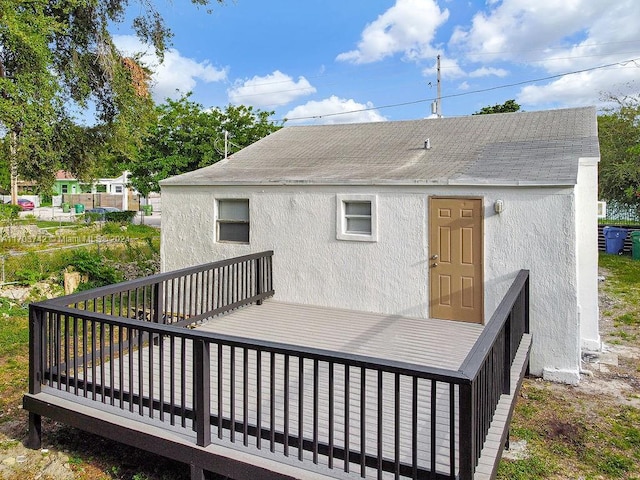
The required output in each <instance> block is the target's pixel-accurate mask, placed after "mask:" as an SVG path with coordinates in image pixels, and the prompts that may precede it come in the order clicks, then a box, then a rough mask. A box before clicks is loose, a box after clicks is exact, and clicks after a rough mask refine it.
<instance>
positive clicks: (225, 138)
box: [224, 130, 229, 160]
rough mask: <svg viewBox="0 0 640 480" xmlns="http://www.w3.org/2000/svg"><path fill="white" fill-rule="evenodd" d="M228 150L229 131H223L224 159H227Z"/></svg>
mask: <svg viewBox="0 0 640 480" xmlns="http://www.w3.org/2000/svg"><path fill="white" fill-rule="evenodd" d="M228 152H229V132H227V131H226V130H225V131H224V159H225V160H226V159H227V156H228Z"/></svg>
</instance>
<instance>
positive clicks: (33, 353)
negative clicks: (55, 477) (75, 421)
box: [27, 305, 43, 449]
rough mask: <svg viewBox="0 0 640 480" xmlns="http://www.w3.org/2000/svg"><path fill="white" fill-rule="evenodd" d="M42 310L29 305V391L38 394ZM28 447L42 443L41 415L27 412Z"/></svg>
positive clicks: (35, 446)
mask: <svg viewBox="0 0 640 480" xmlns="http://www.w3.org/2000/svg"><path fill="white" fill-rule="evenodd" d="M42 317H43V312H42V310H39V309H37V308H36V307H34V306H33V305H31V306H29V393H31V394H34V395H35V394H38V393H40V391H41V389H42V384H41V382H42ZM27 445H28V447H29V448H33V449H38V448H40V446H41V445H42V417H41V416H40V415H37V414H35V413H31V412H29V437H28V438H27Z"/></svg>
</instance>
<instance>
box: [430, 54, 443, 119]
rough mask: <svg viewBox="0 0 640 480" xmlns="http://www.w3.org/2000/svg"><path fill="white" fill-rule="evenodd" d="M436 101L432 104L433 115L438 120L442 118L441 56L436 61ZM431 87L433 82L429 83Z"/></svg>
mask: <svg viewBox="0 0 640 480" xmlns="http://www.w3.org/2000/svg"><path fill="white" fill-rule="evenodd" d="M436 72H437V81H436V99H435V100H434V101H433V102H432V103H431V113H432V114H433V115H435V116H436V117H438V118H442V89H441V86H440V55H438V56H437V61H436ZM429 85H431V82H429Z"/></svg>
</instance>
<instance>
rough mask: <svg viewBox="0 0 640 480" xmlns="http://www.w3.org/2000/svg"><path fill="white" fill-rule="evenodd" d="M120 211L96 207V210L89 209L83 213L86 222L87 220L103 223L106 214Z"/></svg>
mask: <svg viewBox="0 0 640 480" xmlns="http://www.w3.org/2000/svg"><path fill="white" fill-rule="evenodd" d="M121 211H122V210H120V209H119V208H116V207H96V208H90V209H88V210H85V211H84V213H85V214H86V215H85V218H86V219H87V221H89V220H100V221H103V220H104V219H105V218H106V216H107V213H109V212H121Z"/></svg>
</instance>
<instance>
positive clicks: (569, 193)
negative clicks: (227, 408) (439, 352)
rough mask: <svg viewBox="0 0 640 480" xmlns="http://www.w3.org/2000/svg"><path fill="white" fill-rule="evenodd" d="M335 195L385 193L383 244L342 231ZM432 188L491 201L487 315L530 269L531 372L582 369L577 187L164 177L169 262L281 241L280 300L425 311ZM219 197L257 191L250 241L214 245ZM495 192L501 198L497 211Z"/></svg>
mask: <svg viewBox="0 0 640 480" xmlns="http://www.w3.org/2000/svg"><path fill="white" fill-rule="evenodd" d="M336 194H374V195H377V208H378V219H377V221H378V241H377V242H371V243H370V242H354V241H344V240H337V239H336ZM430 195H437V196H473V197H481V198H483V203H484V207H485V208H484V215H485V221H484V256H485V262H484V281H485V298H484V303H485V322H488V321H489V320H490V318H491V315H492V314H493V312H494V311H495V309H496V307H497V305H498V304H499V302H500V300H501V299H502V297H503V295H504V293H505V292H506V290H507V289H508V288H509V286H510V284H511V281H512V280H513V278H514V277H515V275H516V273H517V272H518V270H520V269H522V268H524V269H529V270H530V271H531V330H532V332H533V334H534V346H533V354H532V361H531V372H532V373H534V374H543V373H544V372H545V369H547V370H546V371H549V372H560V373H561V376H562V375H566V376H567V378H573V377H577V375H578V371H579V355H580V353H579V343H580V341H579V325H578V311H577V291H576V289H577V283H576V271H577V269H576V258H575V253H576V248H575V242H576V228H575V223H574V214H573V213H574V202H575V196H574V195H573V189H572V188H515V187H484V188H471V187H450V186H449V187H443V186H433V187H427V186H416V187H409V186H402V187H401V186H398V187H392V186H384V187H379V186H357V187H356V186H354V187H329V186H309V185H307V186H303V187H293V186H256V187H203V186H182V187H181V186H166V187H164V188H163V191H162V201H163V219H162V269H163V270H164V271H168V270H174V269H177V268H182V267H186V266H189V265H196V264H201V263H205V262H209V261H214V260H219V259H223V258H229V257H232V256H237V255H243V254H247V253H251V252H258V251H262V250H274V252H275V254H274V286H275V290H276V298H277V299H278V300H281V301H287V302H294V303H308V304H313V305H320V306H332V307H341V308H350V309H356V310H365V311H373V312H380V313H389V314H398V315H407V316H414V317H426V316H428V310H429V309H428V291H429V289H428V287H429V283H428V271H429V268H428V231H427V228H428V198H429V196H430ZM216 198H248V199H249V202H250V232H251V234H250V237H251V238H250V244H249V245H239V244H230V243H217V242H216V238H215V232H216V224H215V199H216ZM497 199H501V200H503V202H504V205H505V208H504V211H503V212H502V213H501V214H500V215H498V214H495V213H494V211H493V204H494V202H495V200H497ZM453 340H455V339H452V341H453ZM560 379H561V380H564V381H566V380H567V379H565V378H560Z"/></svg>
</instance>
